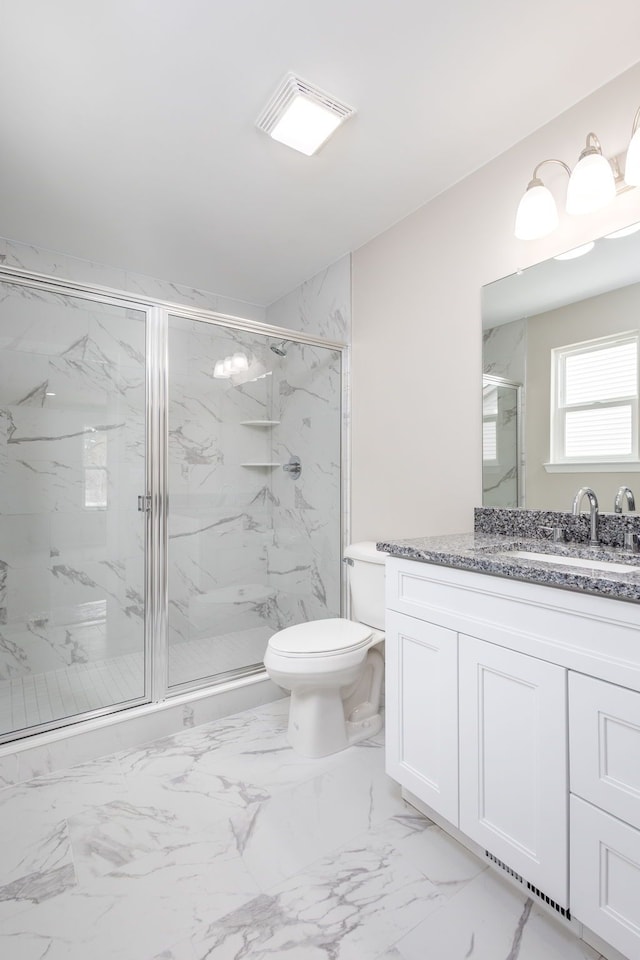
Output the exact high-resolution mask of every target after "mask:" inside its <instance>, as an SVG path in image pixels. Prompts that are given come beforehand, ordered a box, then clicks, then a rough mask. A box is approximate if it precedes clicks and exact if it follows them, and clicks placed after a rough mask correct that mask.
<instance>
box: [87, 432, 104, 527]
mask: <svg viewBox="0 0 640 960" xmlns="http://www.w3.org/2000/svg"><path fill="white" fill-rule="evenodd" d="M88 431H89V432H88V433H87V434H85V437H84V452H83V464H84V505H85V508H87V509H88V510H106V509H107V488H108V484H107V436H106V434H105V433H100V432H99V431H97V430H96V429H95V427H89V428H88Z"/></svg>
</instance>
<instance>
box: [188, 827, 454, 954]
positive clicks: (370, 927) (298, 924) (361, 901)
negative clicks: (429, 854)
mask: <svg viewBox="0 0 640 960" xmlns="http://www.w3.org/2000/svg"><path fill="white" fill-rule="evenodd" d="M442 901H443V897H442V895H441V894H440V893H439V892H438V890H437V889H436V887H434V886H433V884H431V883H430V882H429V881H428V880H427V879H426V877H425V876H424V875H423V874H421V873H420V872H419V871H418V870H416V869H415V868H414V867H413V865H412V864H411V863H410V862H409V861H408V860H407V858H406V857H404V856H403V855H402V854H399V853H398V852H397V851H396V850H395V848H394V846H393V845H392V844H391V843H385V842H382V841H379V840H377V839H375V838H374V837H372V835H371V834H365V835H363V836H361V837H360V838H359V840H358V841H355V842H352V843H349V844H347V845H345V846H344V847H342V848H341V849H340V850H339V851H336V852H335V854H333V855H331V856H328V857H325V858H323V859H322V860H320V861H318V862H317V863H316V864H314V865H313V867H311V868H310V869H309V870H306V871H303V872H302V873H300V874H298V875H297V876H295V877H293V878H292V879H291V880H288V881H287V882H286V883H284V884H281V885H280V886H278V887H275V888H274V889H273V890H272V891H271V893H270V894H268V895H267V894H265V895H262V896H259V897H256V898H255V899H254V900H251V901H249V902H248V903H246V904H245V905H244V906H242V907H240V909H238V910H236V911H234V912H233V913H229V914H227V915H226V916H224V917H222V918H221V919H219V920H218V921H216V922H215V923H213V924H211V925H210V926H209V927H208V929H207V930H206V933H205V935H204V937H201V936H199V935H198V934H196V936H195V938H194V948H195V956H196V960H205V958H206V960H227V958H231V957H233V958H234V960H243V958H245V957H251V958H258V957H259V958H263V957H274V956H275V957H290V958H292V960H317V958H321V957H325V958H327V960H329V958H331V960H362V958H366V957H372V956H375V954H376V953H377V952H379V951H380V948H381V947H384V946H391V945H392V944H393V943H394V942H395V941H396V940H397V939H398V937H399V936H401V935H402V933H403V932H404V931H406V930H410V929H411V928H412V927H414V926H416V925H417V924H419V923H420V922H421V921H422V920H423V919H424V917H425V916H426V915H428V914H429V913H431V912H432V911H434V910H437V909H438V907H439V906H440V905H441V903H442Z"/></svg>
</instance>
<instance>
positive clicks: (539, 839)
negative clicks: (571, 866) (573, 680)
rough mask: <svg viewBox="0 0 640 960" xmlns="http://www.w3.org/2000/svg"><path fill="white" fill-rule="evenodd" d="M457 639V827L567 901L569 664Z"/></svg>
mask: <svg viewBox="0 0 640 960" xmlns="http://www.w3.org/2000/svg"><path fill="white" fill-rule="evenodd" d="M458 642H459V664H460V667H459V685H458V691H459V693H458V696H459V703H460V746H459V777H460V781H459V782H460V819H459V827H460V830H461V831H462V832H463V833H464V834H466V835H467V836H468V837H471V839H472V840H475V841H476V843H478V844H480V845H481V846H483V847H484V848H485V850H488V851H489V852H490V853H491V854H492V855H493V856H495V857H497V858H498V859H499V860H501V861H502V862H503V863H505V864H507V865H508V866H509V867H510V868H511V869H512V870H515V871H516V873H518V874H520V875H521V876H523V877H526V879H527V880H528V881H529V882H530V883H532V884H533V886H535V887H536V888H538V889H539V890H542V891H544V893H545V894H546V895H547V896H549V897H551V898H552V899H553V900H554V901H555V902H556V903H558V904H560V905H561V906H566V905H567V903H568V868H567V857H566V851H567V845H568V838H567V790H568V784H567V737H566V670H564V669H562V667H558V666H556V665H555V664H553V663H547V662H545V661H544V660H539V659H536V658H534V657H529V656H525V655H523V654H521V653H514V652H513V651H512V650H507V649H505V648H504V647H498V646H496V645H495V644H492V643H486V642H485V641H483V640H478V639H476V638H475V637H469V636H466V635H465V634H460V636H459V641H458Z"/></svg>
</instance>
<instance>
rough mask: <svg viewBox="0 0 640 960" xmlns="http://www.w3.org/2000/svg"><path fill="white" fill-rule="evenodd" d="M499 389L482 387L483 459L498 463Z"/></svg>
mask: <svg viewBox="0 0 640 960" xmlns="http://www.w3.org/2000/svg"><path fill="white" fill-rule="evenodd" d="M497 427H498V388H497V386H494V385H492V384H483V387H482V459H483V461H484V462H485V463H496V461H497V459H498V436H497V434H498V429H497Z"/></svg>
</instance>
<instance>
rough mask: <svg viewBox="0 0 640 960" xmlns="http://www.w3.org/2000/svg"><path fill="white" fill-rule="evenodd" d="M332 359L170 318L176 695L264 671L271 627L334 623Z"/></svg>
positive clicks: (336, 527)
mask: <svg viewBox="0 0 640 960" xmlns="http://www.w3.org/2000/svg"><path fill="white" fill-rule="evenodd" d="M274 348H276V349H274ZM340 362H341V354H340V352H339V351H335V350H329V349H326V348H322V347H318V346H308V345H305V344H299V343H295V342H294V341H287V342H285V343H283V342H282V341H278V340H275V339H274V338H270V337H267V336H265V335H263V334H260V333H253V332H247V331H244V330H234V329H231V328H230V327H225V326H220V325H216V324H209V323H206V322H202V321H199V320H192V319H188V318H186V317H185V318H183V317H178V316H170V318H169V387H168V397H169V403H168V434H169V437H168V450H169V458H168V487H169V513H168V593H169V612H168V633H169V657H168V659H169V669H168V672H169V686H170V687H172V688H174V689H176V688H180V687H184V686H191V685H194V684H195V685H198V684H205V683H210V682H211V680H212V678H215V679H225V678H229V677H233V676H238V675H239V674H246V673H250V672H252V671H255V670H258V669H262V660H263V657H264V653H265V650H266V646H267V642H268V640H269V638H270V637H271V636H272V634H273V633H274V632H275V631H276V630H279V629H282V628H283V627H285V626H289V625H291V624H293V623H298V622H300V621H302V620H314V619H320V618H322V617H330V616H338V615H339V614H340V610H341V595H340V594H341V591H340V584H341V564H340V550H341V544H340V534H341V528H340V504H341V487H340V461H341V457H340V449H341V441H340V436H341V433H340V424H341V370H340ZM297 459H299V460H300V461H301V469H300V471H298V470H297V469H296V460H297Z"/></svg>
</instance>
